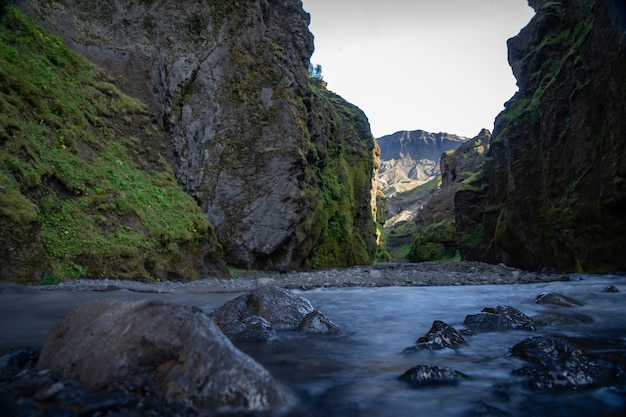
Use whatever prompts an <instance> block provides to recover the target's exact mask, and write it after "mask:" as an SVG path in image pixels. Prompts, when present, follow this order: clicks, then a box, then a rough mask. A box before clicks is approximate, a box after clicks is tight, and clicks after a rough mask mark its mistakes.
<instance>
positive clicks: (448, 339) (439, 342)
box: [403, 320, 466, 353]
mask: <svg viewBox="0 0 626 417" xmlns="http://www.w3.org/2000/svg"><path fill="white" fill-rule="evenodd" d="M465 343H466V342H465V339H464V338H463V336H461V334H460V333H459V332H458V331H457V330H456V329H455V328H454V327H452V326H450V325H449V324H447V323H445V322H443V321H441V320H435V321H434V322H433V325H432V327H431V328H430V330H429V331H428V333H426V335H425V336H422V337H420V338H419V339H417V342H416V344H415V346H411V347H408V348H406V349H405V350H404V352H403V353H411V352H419V351H422V350H441V349H446V348H447V349H457V348H458V347H459V346H461V345H464V344H465Z"/></svg>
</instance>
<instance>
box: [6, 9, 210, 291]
mask: <svg viewBox="0 0 626 417" xmlns="http://www.w3.org/2000/svg"><path fill="white" fill-rule="evenodd" d="M50 56H54V57H55V58H54V59H50ZM0 108H1V109H2V112H0V149H1V152H0V178H2V181H3V183H4V184H8V185H4V186H5V188H7V190H8V191H7V192H6V193H3V196H0V201H2V199H3V198H4V199H8V200H11V201H12V204H13V207H12V208H7V207H5V206H4V205H3V204H2V203H1V202H0V207H2V208H0V209H1V210H3V213H4V214H6V215H9V216H12V217H13V218H16V219H17V218H22V219H23V221H26V220H32V218H33V217H36V218H37V219H38V220H39V221H41V224H42V230H41V234H42V236H43V239H44V244H45V248H46V251H47V253H48V255H49V256H50V258H51V260H52V264H53V265H52V270H51V271H49V272H50V274H51V275H50V276H52V275H54V276H57V277H61V278H64V277H77V276H90V277H96V276H107V277H116V276H123V277H126V278H141V279H146V278H149V272H148V271H147V269H146V266H145V265H146V264H147V263H150V262H152V261H154V259H157V260H158V261H155V262H157V263H158V262H161V260H162V259H165V258H168V257H169V256H170V255H169V254H171V253H175V252H177V251H178V249H179V248H180V247H181V246H183V245H191V246H195V247H201V246H202V245H204V244H206V242H208V241H209V239H210V237H211V236H212V233H213V231H212V227H211V225H210V223H209V222H208V221H207V220H206V218H205V217H204V215H203V213H202V211H201V210H200V208H199V207H198V206H197V204H196V203H195V202H194V201H193V199H192V198H191V197H189V196H188V195H186V194H185V193H184V191H183V190H182V188H181V187H180V186H179V185H178V183H177V181H176V179H175V178H174V175H173V172H172V169H171V167H170V166H169V165H168V164H166V163H165V162H164V159H163V158H162V157H159V159H158V160H157V161H154V157H152V156H150V152H151V151H150V150H148V148H144V145H142V143H143V141H142V139H141V138H140V137H139V136H140V135H142V134H144V132H147V131H151V132H154V129H152V128H150V126H149V124H148V121H147V117H146V114H147V111H146V108H145V105H144V104H142V103H141V102H139V101H137V100H134V99H132V98H130V97H128V96H125V95H124V94H122V93H121V92H119V91H118V90H117V89H116V88H115V86H113V85H112V84H111V83H109V82H107V80H106V77H105V76H104V75H103V74H102V73H101V71H100V70H99V69H97V68H96V67H94V66H93V65H92V64H90V63H89V62H87V61H86V60H84V59H83V58H82V57H80V56H78V55H76V54H74V53H73V52H71V51H70V50H69V49H68V48H66V47H65V46H64V45H63V43H62V42H61V40H60V38H58V37H55V36H52V35H50V34H49V33H47V32H45V31H43V30H41V29H40V28H38V27H37V26H35V25H34V24H33V23H32V22H30V21H29V20H28V19H27V18H26V17H24V16H23V15H22V14H21V13H20V12H19V11H18V10H17V9H15V8H10V9H9V10H8V15H7V17H6V19H5V21H4V22H3V25H2V26H1V27H0ZM136 135H137V136H136ZM36 206H38V207H36ZM5 212H6V213H5ZM151 259H152V261H151ZM166 269H167V268H166ZM188 278H193V273H191V275H190V276H189V277H188Z"/></svg>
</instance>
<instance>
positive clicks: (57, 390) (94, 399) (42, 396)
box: [0, 367, 197, 417]
mask: <svg viewBox="0 0 626 417" xmlns="http://www.w3.org/2000/svg"><path fill="white" fill-rule="evenodd" d="M0 411H1V415H2V416H3V417H49V416H55V417H56V416H68V417H69V416H120V417H121V416H124V417H135V416H146V417H148V416H149V417H171V416H179V417H186V416H190V417H191V416H196V415H197V412H196V411H195V410H193V409H192V408H190V407H188V406H185V405H183V404H178V403H173V402H169V401H165V400H164V399H163V398H161V397H159V396H156V395H154V393H151V392H146V391H143V392H142V391H137V392H128V391H125V390H122V389H111V390H96V389H92V388H89V387H88V386H86V385H84V384H81V383H80V382H78V381H76V380H62V379H61V377H60V376H59V375H58V374H57V373H55V372H52V371H50V370H36V369H33V368H30V367H26V368H24V369H19V370H15V369H14V370H13V371H12V372H5V371H3V372H0Z"/></svg>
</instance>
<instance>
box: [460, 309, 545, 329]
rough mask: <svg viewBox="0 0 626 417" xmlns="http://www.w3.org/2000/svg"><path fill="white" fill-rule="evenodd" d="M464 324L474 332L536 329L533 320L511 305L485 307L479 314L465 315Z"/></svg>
mask: <svg viewBox="0 0 626 417" xmlns="http://www.w3.org/2000/svg"><path fill="white" fill-rule="evenodd" d="M463 324H464V325H465V326H466V327H467V328H468V329H469V330H471V331H472V332H475V333H484V332H499V331H505V330H513V329H515V330H531V331H532V330H535V326H534V324H533V320H532V319H531V318H530V317H528V316H527V315H526V314H524V313H522V312H521V311H519V310H517V309H515V308H513V307H509V306H498V307H496V308H492V307H485V308H484V309H483V310H482V312H481V313H479V314H470V315H468V316H466V317H465V321H464V322H463Z"/></svg>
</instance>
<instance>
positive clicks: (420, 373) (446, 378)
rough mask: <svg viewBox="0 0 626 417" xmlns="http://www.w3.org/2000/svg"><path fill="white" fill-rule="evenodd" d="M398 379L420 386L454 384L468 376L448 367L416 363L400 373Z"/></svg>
mask: <svg viewBox="0 0 626 417" xmlns="http://www.w3.org/2000/svg"><path fill="white" fill-rule="evenodd" d="M400 379H401V380H402V381H406V382H408V383H410V384H411V385H416V386H422V385H446V384H453V385H454V384H458V383H459V382H461V381H464V380H466V379H468V377H467V375H465V374H464V373H462V372H459V371H456V370H454V369H450V368H441V367H439V366H430V365H417V366H414V367H412V368H411V369H409V370H408V371H406V372H405V373H404V374H402V375H401V376H400Z"/></svg>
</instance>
